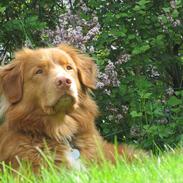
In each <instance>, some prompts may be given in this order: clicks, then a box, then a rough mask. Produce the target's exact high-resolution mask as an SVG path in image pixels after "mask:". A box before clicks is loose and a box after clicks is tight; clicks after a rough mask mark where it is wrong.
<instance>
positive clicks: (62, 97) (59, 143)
mask: <svg viewBox="0 0 183 183" xmlns="http://www.w3.org/2000/svg"><path fill="white" fill-rule="evenodd" d="M95 80H96V66H95V64H94V63H93V61H92V60H91V58H90V57H88V56H86V55H83V54H81V53H79V52H78V51H77V50H76V49H74V48H72V47H70V46H67V45H60V46H58V47H55V48H40V49H36V50H31V49H23V50H21V51H19V52H17V53H16V56H15V59H14V60H13V61H12V62H11V63H10V64H9V65H7V66H5V67H3V68H1V69H0V88H1V95H2V96H1V103H2V104H3V106H4V107H3V109H2V108H1V110H2V111H3V113H4V115H5V122H4V123H3V125H1V127H0V161H4V162H6V163H11V164H12V166H13V167H14V168H17V167H18V165H19V163H18V162H19V160H24V161H28V162H29V163H31V164H32V166H33V168H34V170H35V171H36V170H37V169H38V168H39V166H40V163H41V162H42V160H43V158H42V156H41V154H40V150H42V151H43V152H45V153H46V149H49V151H51V152H53V153H55V157H54V158H55V163H56V164H59V163H62V162H65V163H66V164H67V165H68V166H72V165H73V164H74V160H75V159H78V156H79V153H80V155H81V157H83V158H84V159H86V160H97V161H100V159H101V157H100V153H99V151H100V150H99V148H98V147H100V149H101V151H102V152H103V153H104V157H105V158H106V159H108V160H111V161H114V146H113V145H112V144H108V143H106V142H105V141H104V140H103V139H102V137H101V136H100V134H99V132H98V131H97V129H96V126H95V122H94V121H95V118H96V116H97V114H98V108H97V105H96V103H95V102H94V101H93V100H92V98H91V97H90V95H89V92H90V90H91V89H94V88H95ZM2 104H1V105H2ZM45 143H46V146H47V147H45ZM118 151H119V153H120V154H123V153H127V154H126V155H127V156H128V157H131V155H132V153H131V150H128V148H125V147H124V148H123V147H122V146H120V147H119V148H118Z"/></svg>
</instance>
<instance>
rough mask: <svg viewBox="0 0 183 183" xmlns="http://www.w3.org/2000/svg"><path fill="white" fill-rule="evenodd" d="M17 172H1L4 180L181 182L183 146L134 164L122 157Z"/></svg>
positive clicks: (40, 182)
mask: <svg viewBox="0 0 183 183" xmlns="http://www.w3.org/2000/svg"><path fill="white" fill-rule="evenodd" d="M15 174H16V176H15V175H14V176H13V175H12V173H11V172H10V171H9V170H8V168H5V171H4V172H3V173H2V172H1V173H0V182H2V183H13V182H16V183H18V182H23V183H32V182H34V183H58V182H63V183H88V182H91V183H95V182H96V183H113V182H116V183H136V182H137V183H143V182H144V183H153V182H156V183H173V182H176V183H181V182H183V153H182V150H179V151H176V152H169V153H164V154H162V155H161V156H159V157H151V158H141V160H138V161H136V162H133V163H131V164H129V163H126V162H125V161H123V160H119V161H118V163H117V165H115V166H114V165H111V164H109V163H107V162H106V163H104V164H103V165H100V166H99V165H96V164H93V165H91V166H89V167H88V168H87V169H86V170H82V171H77V170H68V169H67V170H66V169H64V168H63V167H60V170H59V171H58V170H56V169H54V168H53V166H52V165H51V164H50V166H49V168H47V169H46V168H42V169H41V174H40V175H39V176H35V175H34V174H33V173H32V172H31V171H27V169H26V170H25V168H23V167H22V170H20V172H17V173H15Z"/></svg>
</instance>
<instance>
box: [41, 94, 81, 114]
mask: <svg viewBox="0 0 183 183" xmlns="http://www.w3.org/2000/svg"><path fill="white" fill-rule="evenodd" d="M77 103H78V102H77V98H76V97H74V96H73V95H71V94H66V93H65V94H63V95H61V96H60V97H58V98H56V99H54V100H52V101H51V102H50V103H49V105H48V104H47V105H43V108H42V109H43V112H44V113H45V114H47V115H55V114H59V113H60V114H61V113H65V114H68V113H70V112H72V111H73V110H74V109H76V108H77V106H78V104H77Z"/></svg>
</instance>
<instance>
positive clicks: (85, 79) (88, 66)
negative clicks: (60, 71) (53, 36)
mask: <svg viewBox="0 0 183 183" xmlns="http://www.w3.org/2000/svg"><path fill="white" fill-rule="evenodd" d="M58 47H59V48H60V49H62V50H63V51H65V52H66V53H68V54H69V55H70V57H71V58H72V59H73V61H74V62H75V64H76V66H77V69H78V75H79V79H80V81H81V83H82V84H83V85H84V86H85V87H87V88H91V89H95V88H96V70H97V69H96V64H95V63H94V62H93V60H92V58H91V57H89V56H87V55H85V54H82V53H80V51H79V50H77V49H75V48H73V47H72V46H69V45H66V44H61V45H59V46H58Z"/></svg>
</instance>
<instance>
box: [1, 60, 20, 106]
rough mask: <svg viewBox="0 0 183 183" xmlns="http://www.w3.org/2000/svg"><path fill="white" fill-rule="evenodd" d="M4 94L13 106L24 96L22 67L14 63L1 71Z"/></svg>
mask: <svg viewBox="0 0 183 183" xmlns="http://www.w3.org/2000/svg"><path fill="white" fill-rule="evenodd" d="M0 77H1V88H2V93H3V94H4V95H5V97H6V98H7V99H8V101H9V102H10V103H11V104H15V103H17V102H19V101H20V100H21V98H22V94H23V76H22V72H21V65H20V64H15V63H12V64H10V65H7V66H5V67H3V68H2V69H1V70H0Z"/></svg>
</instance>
